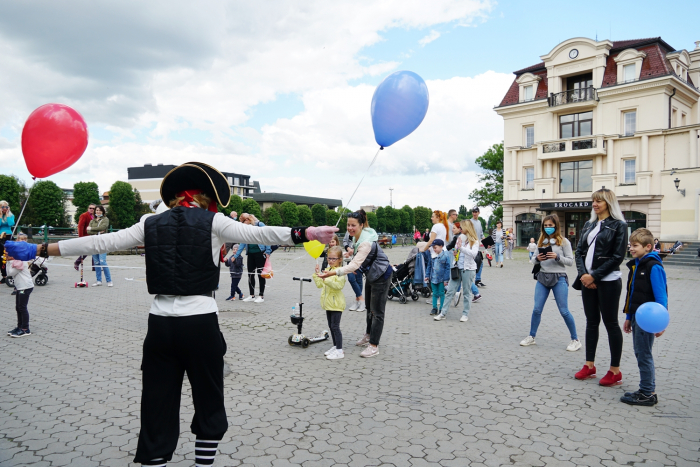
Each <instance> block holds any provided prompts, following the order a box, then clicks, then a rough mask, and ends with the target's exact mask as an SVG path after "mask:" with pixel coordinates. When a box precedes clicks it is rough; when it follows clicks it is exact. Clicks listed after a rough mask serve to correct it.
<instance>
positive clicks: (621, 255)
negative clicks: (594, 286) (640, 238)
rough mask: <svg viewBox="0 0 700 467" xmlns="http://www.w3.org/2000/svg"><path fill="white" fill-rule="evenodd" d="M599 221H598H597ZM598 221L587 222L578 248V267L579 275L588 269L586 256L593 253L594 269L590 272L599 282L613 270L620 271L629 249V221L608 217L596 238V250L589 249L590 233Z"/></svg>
mask: <svg viewBox="0 0 700 467" xmlns="http://www.w3.org/2000/svg"><path fill="white" fill-rule="evenodd" d="M596 223H597V222H596ZM596 223H591V222H590V221H588V222H586V224H585V225H584V226H583V232H581V237H580V239H579V241H578V247H577V248H576V269H578V273H579V275H583V274H588V271H586V256H587V255H589V254H593V266H592V268H593V271H592V272H591V273H590V274H591V276H593V279H594V280H595V281H596V282H598V281H600V280H601V279H602V278H603V277H605V276H607V275H608V274H610V273H611V272H613V271H619V270H620V265H621V264H622V262H623V261H624V260H625V252H626V251H627V223H626V222H625V221H621V220H617V219H613V218H612V217H608V218H607V219H605V220H603V221H602V225H601V226H600V233H599V234H598V237H597V238H596V240H595V251H588V234H589V233H590V231H591V229H594V228H595V226H596Z"/></svg>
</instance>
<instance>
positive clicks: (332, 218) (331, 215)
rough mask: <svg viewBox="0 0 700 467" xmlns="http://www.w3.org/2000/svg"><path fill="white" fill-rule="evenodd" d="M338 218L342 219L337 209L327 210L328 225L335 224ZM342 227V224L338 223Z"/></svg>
mask: <svg viewBox="0 0 700 467" xmlns="http://www.w3.org/2000/svg"><path fill="white" fill-rule="evenodd" d="M338 219H340V213H339V212H337V211H334V210H333V209H328V210H327V211H326V225H335V224H336V222H338ZM338 227H340V225H338Z"/></svg>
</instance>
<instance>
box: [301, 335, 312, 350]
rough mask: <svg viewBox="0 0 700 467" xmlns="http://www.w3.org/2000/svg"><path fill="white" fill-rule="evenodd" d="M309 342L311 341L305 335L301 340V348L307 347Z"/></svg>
mask: <svg viewBox="0 0 700 467" xmlns="http://www.w3.org/2000/svg"><path fill="white" fill-rule="evenodd" d="M310 343H311V341H310V340H309V339H308V338H306V337H305V338H303V339H302V340H301V346H302V347H303V348H307V347H308V346H309V344H310Z"/></svg>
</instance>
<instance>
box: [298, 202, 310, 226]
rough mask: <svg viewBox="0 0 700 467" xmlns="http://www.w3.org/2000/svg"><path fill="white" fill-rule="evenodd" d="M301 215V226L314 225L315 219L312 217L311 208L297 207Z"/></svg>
mask: <svg viewBox="0 0 700 467" xmlns="http://www.w3.org/2000/svg"><path fill="white" fill-rule="evenodd" d="M297 212H298V214H299V225H301V226H304V227H308V226H310V225H312V224H313V223H314V217H313V216H312V215H311V208H310V207H308V206H307V205H305V204H302V205H301V206H298V207H297Z"/></svg>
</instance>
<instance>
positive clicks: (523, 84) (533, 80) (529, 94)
mask: <svg viewBox="0 0 700 467" xmlns="http://www.w3.org/2000/svg"><path fill="white" fill-rule="evenodd" d="M541 79H542V78H541V77H540V76H537V75H533V74H532V73H525V74H523V75H521V76H519V77H518V79H516V80H515V81H516V82H517V83H518V85H519V87H520V94H519V99H518V102H530V101H533V100H535V97H536V96H537V86H538V85H539V83H540V80H541Z"/></svg>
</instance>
